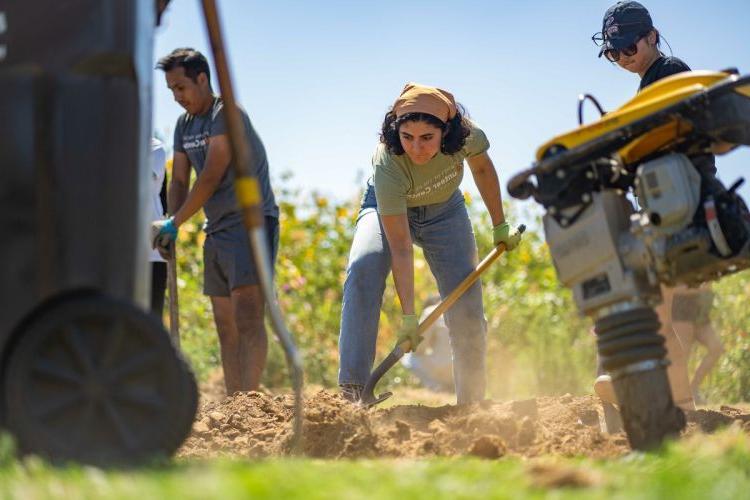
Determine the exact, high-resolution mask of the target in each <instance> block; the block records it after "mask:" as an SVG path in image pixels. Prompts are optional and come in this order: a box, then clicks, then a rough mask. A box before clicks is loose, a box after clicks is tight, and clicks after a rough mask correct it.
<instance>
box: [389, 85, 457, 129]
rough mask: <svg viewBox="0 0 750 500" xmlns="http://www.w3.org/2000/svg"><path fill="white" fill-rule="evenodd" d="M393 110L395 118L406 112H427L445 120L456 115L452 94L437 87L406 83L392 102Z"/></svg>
mask: <svg viewBox="0 0 750 500" xmlns="http://www.w3.org/2000/svg"><path fill="white" fill-rule="evenodd" d="M393 112H394V113H395V114H396V118H400V117H401V116H403V115H405V114H407V113H427V114H428V115H432V116H434V117H436V118H439V119H440V120H442V121H443V122H447V121H448V120H450V119H451V118H453V117H454V116H456V101H455V99H453V94H451V93H450V92H446V91H445V90H442V89H439V88H437V87H428V86H426V85H420V84H418V83H407V84H406V86H405V87H404V90H402V91H401V95H400V96H398V99H396V102H394V103H393Z"/></svg>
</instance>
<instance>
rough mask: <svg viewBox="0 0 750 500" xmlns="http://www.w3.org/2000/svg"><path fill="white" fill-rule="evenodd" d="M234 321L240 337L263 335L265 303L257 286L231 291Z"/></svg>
mask: <svg viewBox="0 0 750 500" xmlns="http://www.w3.org/2000/svg"><path fill="white" fill-rule="evenodd" d="M232 304H233V308H234V318H233V319H234V321H235V323H236V325H237V330H238V331H239V334H240V335H258V334H262V333H264V325H263V320H264V317H265V301H264V300H263V295H262V293H261V291H260V287H258V286H244V287H239V288H235V289H234V290H232Z"/></svg>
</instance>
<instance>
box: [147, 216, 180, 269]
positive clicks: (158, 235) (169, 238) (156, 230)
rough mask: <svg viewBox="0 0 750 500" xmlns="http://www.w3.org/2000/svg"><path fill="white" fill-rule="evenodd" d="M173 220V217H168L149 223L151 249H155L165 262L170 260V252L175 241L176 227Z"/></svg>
mask: <svg viewBox="0 0 750 500" xmlns="http://www.w3.org/2000/svg"><path fill="white" fill-rule="evenodd" d="M173 219H174V217H170V218H169V219H164V220H157V221H154V222H152V223H151V248H155V249H157V250H158V251H159V254H160V255H161V256H162V257H163V258H164V259H166V260H169V259H170V258H171V255H170V250H171V248H172V245H173V244H174V242H175V240H177V226H175V225H174V220H173Z"/></svg>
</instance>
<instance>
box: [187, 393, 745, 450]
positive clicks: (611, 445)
mask: <svg viewBox="0 0 750 500" xmlns="http://www.w3.org/2000/svg"><path fill="white" fill-rule="evenodd" d="M293 403H294V401H293V398H292V396H291V395H276V396H274V395H272V394H268V393H263V392H245V393H236V394H235V395H233V396H232V397H229V398H225V399H223V400H221V401H207V402H206V403H204V404H203V405H202V408H201V410H200V413H199V415H198V418H197V420H196V422H195V424H194V426H193V432H192V434H191V435H190V437H189V438H188V439H187V441H186V442H185V444H184V445H183V447H182V448H181V450H180V452H179V455H180V456H182V457H200V458H206V457H216V456H234V457H244V458H260V457H269V456H282V455H287V454H289V453H290V442H291V437H292V416H293V407H294V404H293ZM687 418H688V428H687V429H686V431H685V433H686V434H693V433H696V432H713V431H715V430H716V429H718V428H720V427H722V426H726V425H730V424H732V423H734V422H737V424H738V425H740V426H743V428H745V429H746V430H748V431H750V414H748V413H747V412H743V411H742V410H740V409H737V408H732V407H728V406H723V407H721V409H720V410H719V411H715V410H699V411H696V412H688V415H687ZM602 421H603V415H602V409H601V404H600V403H599V400H598V399H596V398H594V397H593V396H579V397H573V396H570V395H565V396H562V397H540V398H536V399H529V400H524V401H513V402H506V403H494V402H490V401H486V402H482V403H479V404H474V405H466V406H453V405H445V406H439V407H429V406H422V405H402V406H394V407H391V408H386V409H370V410H367V409H364V408H361V407H359V406H356V405H352V404H351V403H348V402H346V401H344V400H343V399H341V397H339V396H338V395H337V394H333V393H331V392H327V391H319V392H317V393H315V394H313V395H312V396H310V397H308V398H307V400H306V401H305V417H304V422H303V433H304V437H303V442H302V450H303V453H304V454H305V455H307V456H310V457H320V458H360V457H428V456H460V455H473V456H477V457H482V458H488V459H494V458H499V457H502V456H506V455H511V456H524V457H538V456H549V455H558V456H589V457H595V458H605V457H615V456H619V455H623V454H625V453H627V452H629V451H630V448H629V446H628V443H627V439H626V437H625V435H624V434H622V433H619V434H614V435H610V434H607V433H604V432H602V431H601V430H600V429H601V428H602V427H601V422H602Z"/></svg>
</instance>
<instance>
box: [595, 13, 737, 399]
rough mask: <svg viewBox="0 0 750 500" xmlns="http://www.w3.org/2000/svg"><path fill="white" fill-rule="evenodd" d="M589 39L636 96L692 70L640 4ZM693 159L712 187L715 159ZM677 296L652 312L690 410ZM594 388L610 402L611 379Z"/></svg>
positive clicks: (677, 393)
mask: <svg viewBox="0 0 750 500" xmlns="http://www.w3.org/2000/svg"><path fill="white" fill-rule="evenodd" d="M591 38H592V40H593V41H594V43H596V44H597V45H599V46H600V47H601V50H600V51H599V57H601V56H604V57H606V58H607V60H609V61H611V62H613V63H617V64H618V65H619V66H620V67H621V68H623V69H626V70H628V71H630V72H631V73H637V74H638V76H640V77H641V82H640V85H639V86H638V91H639V92H640V91H642V90H643V89H644V88H646V87H647V86H649V85H651V84H652V83H654V82H656V81H658V80H661V79H662V78H666V77H668V76H671V75H674V74H676V73H682V72H683V71H690V67H689V66H688V65H687V64H685V62H683V61H682V60H681V59H679V58H677V57H674V56H666V55H664V54H663V53H662V52H661V50H659V45H660V38H661V35H660V33H659V30H657V29H656V28H655V27H654V24H653V21H652V19H651V14H649V12H648V10H647V9H646V7H644V6H643V5H641V4H640V3H638V2H634V1H621V2H617V3H616V4H615V5H613V6H611V7H610V8H609V9H607V12H605V13H604V19H603V20H602V30H601V31H600V32H598V33H596V34H594V36H593V37H591ZM691 160H692V162H693V164H694V165H695V166H696V168H697V169H698V171H699V172H700V174H701V178H702V179H703V180H702V183H701V184H702V187H705V186H715V184H716V183H717V181H716V178H715V175H716V167H715V164H714V157H713V155H711V154H700V155H694V156H692V157H691ZM721 189H723V187H721ZM679 293H680V292H679V291H678V292H676V293H675V291H674V290H673V289H670V288H666V287H662V294H663V298H664V302H663V303H662V304H661V305H660V306H659V307H657V308H656V312H657V313H658V314H659V321H660V322H661V325H662V328H661V331H660V332H659V333H660V334H661V335H662V336H664V339H665V347H666V348H667V352H668V356H669V359H670V361H671V364H670V365H669V368H668V373H669V381H670V385H671V386H672V397H673V399H674V401H675V404H677V405H678V406H680V407H681V408H683V409H687V410H694V409H695V402H694V400H693V392H692V390H691V388H690V380H689V377H688V366H687V362H688V353H687V352H686V351H685V349H684V348H683V344H682V342H681V341H680V339H679V337H678V336H677V333H676V332H675V331H674V329H673V326H672V313H671V309H672V302H673V300H674V299H675V298H678V294H679ZM594 389H595V391H596V393H597V394H599V395H600V396H601V397H602V399H604V400H605V401H607V400H609V397H611V395H612V394H613V393H614V392H613V391H612V388H611V379H610V378H609V375H602V376H600V377H599V378H597V380H596V383H595V384H594Z"/></svg>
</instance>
